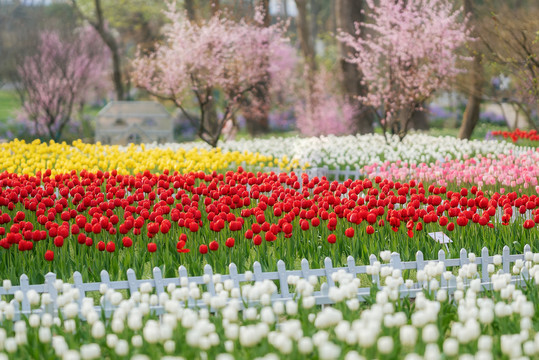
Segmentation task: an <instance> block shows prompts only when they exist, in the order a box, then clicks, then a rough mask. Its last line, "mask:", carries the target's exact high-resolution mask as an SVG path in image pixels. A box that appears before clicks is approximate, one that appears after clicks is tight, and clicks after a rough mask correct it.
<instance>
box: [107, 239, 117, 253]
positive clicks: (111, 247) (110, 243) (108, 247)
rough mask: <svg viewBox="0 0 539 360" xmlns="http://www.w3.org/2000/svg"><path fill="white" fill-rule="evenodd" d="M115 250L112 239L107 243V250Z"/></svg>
mask: <svg viewBox="0 0 539 360" xmlns="http://www.w3.org/2000/svg"><path fill="white" fill-rule="evenodd" d="M115 250H116V244H115V243H114V242H113V241H109V242H108V243H107V252H110V253H112V252H114V251H115Z"/></svg>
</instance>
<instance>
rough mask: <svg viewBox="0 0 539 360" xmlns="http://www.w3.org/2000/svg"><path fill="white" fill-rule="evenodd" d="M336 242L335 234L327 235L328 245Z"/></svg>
mask: <svg viewBox="0 0 539 360" xmlns="http://www.w3.org/2000/svg"><path fill="white" fill-rule="evenodd" d="M335 242H337V236H335V234H329V235H328V243H330V244H335Z"/></svg>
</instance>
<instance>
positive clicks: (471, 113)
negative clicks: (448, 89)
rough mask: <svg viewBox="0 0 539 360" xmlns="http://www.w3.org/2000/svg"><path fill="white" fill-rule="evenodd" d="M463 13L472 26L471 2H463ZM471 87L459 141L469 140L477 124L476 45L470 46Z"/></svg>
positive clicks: (480, 85) (478, 58)
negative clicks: (471, 61)
mask: <svg viewBox="0 0 539 360" xmlns="http://www.w3.org/2000/svg"><path fill="white" fill-rule="evenodd" d="M464 13H465V14H468V15H469V24H470V26H473V25H474V23H475V22H476V21H475V20H476V17H477V14H476V13H475V11H474V7H473V2H472V0H464ZM472 36H474V37H476V38H477V34H474V33H473V32H472ZM472 49H473V63H472V74H471V76H472V84H471V85H472V86H471V89H470V94H469V96H468V103H467V104H466V109H465V110H464V114H463V115H462V125H461V126H460V130H459V135H458V137H459V139H469V138H470V137H471V136H472V133H473V130H474V128H475V126H476V125H477V123H478V122H479V107H480V106H481V97H482V94H483V65H482V64H481V53H480V52H479V48H478V46H477V45H472Z"/></svg>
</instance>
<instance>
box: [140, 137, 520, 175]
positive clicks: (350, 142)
mask: <svg viewBox="0 0 539 360" xmlns="http://www.w3.org/2000/svg"><path fill="white" fill-rule="evenodd" d="M218 146H219V148H221V150H223V151H225V152H229V151H239V152H242V153H243V152H245V151H247V152H253V153H257V152H258V153H260V154H262V155H272V156H274V157H275V158H278V159H282V158H283V157H285V156H286V158H287V159H289V160H297V161H298V162H299V163H300V164H301V165H303V164H309V165H310V166H312V167H321V166H330V167H336V168H344V167H346V166H350V167H351V168H359V167H362V166H365V165H371V164H374V163H383V162H385V161H389V162H397V161H400V162H406V163H409V164H419V163H432V162H435V161H437V160H445V159H463V158H466V157H467V156H474V155H476V154H502V153H508V152H509V151H513V153H515V154H516V153H519V152H523V151H525V150H524V148H521V147H518V146H516V145H514V144H512V143H509V142H506V141H492V140H491V141H484V140H471V141H470V140H460V139H457V138H454V137H449V136H447V137H443V138H440V137H434V136H429V135H425V134H409V135H408V136H407V137H405V138H404V140H403V141H399V139H398V137H397V136H392V135H388V142H386V139H385V138H384V136H383V135H380V134H368V135H350V136H333V135H329V136H322V137H309V138H299V137H288V138H275V137H273V138H270V139H252V140H237V141H227V142H220V143H219V144H218ZM156 147H159V148H170V149H172V150H177V149H179V148H184V149H186V150H190V149H194V148H206V149H209V145H207V144H205V143H202V142H190V143H181V144H176V143H173V144H163V145H158V144H156V143H152V144H147V145H145V148H146V149H151V148H156Z"/></svg>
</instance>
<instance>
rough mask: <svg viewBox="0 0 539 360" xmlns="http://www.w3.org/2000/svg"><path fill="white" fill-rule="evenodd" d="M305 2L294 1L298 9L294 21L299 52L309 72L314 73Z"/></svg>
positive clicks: (303, 0) (312, 48) (314, 66)
mask: <svg viewBox="0 0 539 360" xmlns="http://www.w3.org/2000/svg"><path fill="white" fill-rule="evenodd" d="M307 1H308V0H296V7H297V8H298V16H297V18H296V21H297V29H298V38H299V44H300V48H301V52H302V53H303V57H304V58H305V63H306V65H307V66H308V68H309V69H310V71H311V72H314V71H316V59H315V53H314V45H313V43H312V38H311V34H310V28H309V21H308V15H307V14H308V13H307Z"/></svg>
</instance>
